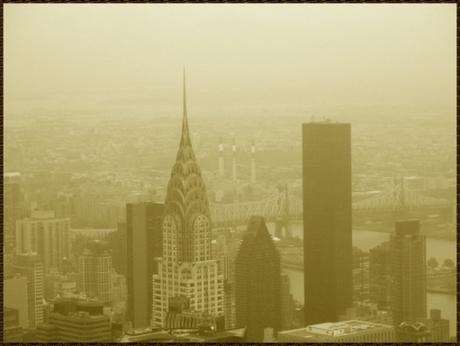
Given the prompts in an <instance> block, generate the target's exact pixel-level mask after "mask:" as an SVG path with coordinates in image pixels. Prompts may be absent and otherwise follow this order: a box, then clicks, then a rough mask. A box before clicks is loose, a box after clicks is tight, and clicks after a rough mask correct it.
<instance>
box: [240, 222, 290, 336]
mask: <svg viewBox="0 0 460 346" xmlns="http://www.w3.org/2000/svg"><path fill="white" fill-rule="evenodd" d="M235 303H236V325H237V327H246V340H247V341H249V342H262V341H264V329H266V328H272V329H273V331H274V332H275V333H276V332H277V331H278V330H279V329H280V327H281V264H280V255H279V253H278V250H277V249H276V247H275V244H274V243H273V240H272V238H271V236H270V234H269V233H268V230H267V226H266V225H265V221H264V219H263V218H262V217H260V216H252V217H251V219H250V220H249V223H248V228H247V231H246V234H245V236H244V239H243V242H242V243H241V246H240V249H239V252H238V256H237V258H236V261H235Z"/></svg>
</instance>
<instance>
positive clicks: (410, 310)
mask: <svg viewBox="0 0 460 346" xmlns="http://www.w3.org/2000/svg"><path fill="white" fill-rule="evenodd" d="M425 252H426V245H425V237H424V236H422V235H421V234H420V221H418V220H409V221H400V222H396V232H395V234H393V235H392V236H391V238H390V253H391V277H392V299H391V304H392V310H393V322H394V324H395V326H399V325H400V324H401V323H402V322H405V323H408V324H412V323H414V322H416V321H417V320H418V319H420V318H422V319H425V318H426V254H425Z"/></svg>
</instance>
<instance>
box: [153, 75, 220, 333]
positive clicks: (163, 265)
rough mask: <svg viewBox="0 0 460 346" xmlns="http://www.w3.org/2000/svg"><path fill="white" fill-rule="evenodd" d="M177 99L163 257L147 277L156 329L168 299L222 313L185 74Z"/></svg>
mask: <svg viewBox="0 0 460 346" xmlns="http://www.w3.org/2000/svg"><path fill="white" fill-rule="evenodd" d="M183 97H184V98H183V118H182V134H181V137H180V144H179V149H178V151H177V156H176V162H175V164H174V166H173V168H172V170H171V177H170V179H169V182H168V187H167V193H166V199H165V213H164V219H163V223H162V231H163V255H162V258H161V259H159V260H158V273H157V274H154V275H153V303H152V326H153V327H156V328H158V327H160V328H161V327H163V326H164V324H165V318H166V316H167V314H168V311H169V304H170V300H171V299H174V298H176V297H180V296H183V297H186V298H187V299H189V301H190V310H192V311H196V312H205V313H207V314H209V315H211V316H215V317H219V316H223V314H224V278H223V275H222V273H220V272H219V264H218V261H217V260H216V259H215V257H214V256H213V254H212V251H211V229H212V223H211V216H210V210H209V201H208V197H207V192H206V187H205V184H204V181H203V178H202V176H201V170H200V167H199V165H198V163H197V161H196V157H195V153H194V151H193V148H192V142H191V139H190V132H189V128H188V120H187V106H186V95H185V74H184V91H183Z"/></svg>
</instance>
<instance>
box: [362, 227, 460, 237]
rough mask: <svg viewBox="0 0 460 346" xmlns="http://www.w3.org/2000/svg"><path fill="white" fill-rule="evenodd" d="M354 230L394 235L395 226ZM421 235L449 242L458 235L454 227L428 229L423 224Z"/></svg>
mask: <svg viewBox="0 0 460 346" xmlns="http://www.w3.org/2000/svg"><path fill="white" fill-rule="evenodd" d="M353 230H356V231H372V232H378V233H385V234H391V233H394V226H386V225H372V224H369V225H353ZM421 233H422V234H423V235H424V236H425V237H427V238H430V239H437V240H448V241H456V240H457V233H456V232H455V229H454V227H453V226H452V227H446V228H442V229H439V228H435V227H433V226H432V227H427V226H426V225H424V224H422V227H421Z"/></svg>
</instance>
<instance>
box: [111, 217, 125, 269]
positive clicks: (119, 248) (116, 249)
mask: <svg viewBox="0 0 460 346" xmlns="http://www.w3.org/2000/svg"><path fill="white" fill-rule="evenodd" d="M107 242H108V245H109V248H110V251H111V252H112V266H113V269H115V271H116V272H117V273H118V274H122V275H125V277H126V275H127V265H128V247H127V245H126V244H127V234H126V222H119V223H118V225H117V230H116V231H115V232H110V233H109V234H107Z"/></svg>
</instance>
